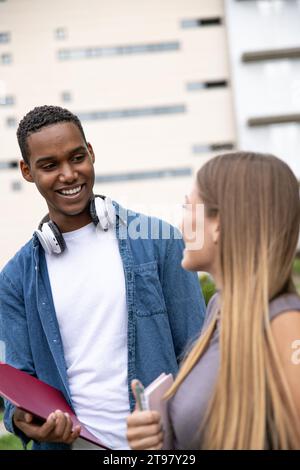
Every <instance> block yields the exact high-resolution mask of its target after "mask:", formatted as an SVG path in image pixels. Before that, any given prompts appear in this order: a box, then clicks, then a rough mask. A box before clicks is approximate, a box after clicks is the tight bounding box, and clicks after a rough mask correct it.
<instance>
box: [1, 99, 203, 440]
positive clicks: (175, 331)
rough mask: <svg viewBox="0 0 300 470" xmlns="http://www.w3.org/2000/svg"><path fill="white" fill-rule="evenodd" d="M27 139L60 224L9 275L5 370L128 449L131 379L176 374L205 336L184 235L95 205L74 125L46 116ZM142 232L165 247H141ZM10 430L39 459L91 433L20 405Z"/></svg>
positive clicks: (33, 120) (24, 129) (49, 225)
mask: <svg viewBox="0 0 300 470" xmlns="http://www.w3.org/2000/svg"><path fill="white" fill-rule="evenodd" d="M17 135H18V142H19V145H20V149H21V153H22V157H23V160H22V161H21V163H20V167H21V171H22V175H23V177H24V178H25V180H26V181H29V182H33V183H35V185H36V187H37V189H38V190H39V192H40V193H41V195H42V196H43V198H44V199H45V200H46V203H47V206H48V209H49V215H48V218H46V219H44V220H43V223H42V224H41V225H40V227H39V230H37V231H36V232H35V234H34V235H33V238H32V239H31V240H30V241H29V242H28V243H27V244H26V245H25V246H24V247H23V248H22V249H21V250H20V251H19V252H18V253H17V254H16V255H15V256H14V258H13V259H12V260H11V261H10V262H9V263H8V264H7V265H6V267H5V268H4V269H3V271H2V273H1V274H0V318H1V337H2V338H1V339H3V340H4V342H5V346H6V362H7V363H9V364H11V365H12V366H14V367H17V368H19V369H21V370H24V371H26V372H28V373H30V374H32V375H34V376H36V377H38V378H39V379H41V380H43V381H45V382H47V383H48V384H50V385H52V386H54V387H56V388H58V389H60V390H61V391H62V393H63V394H64V396H65V398H66V400H67V401H68V402H69V404H70V405H71V407H72V409H74V411H75V412H76V414H77V416H78V417H79V420H80V421H81V422H82V423H83V424H84V425H86V427H87V428H88V429H89V430H90V431H91V432H92V433H93V434H94V435H95V436H96V437H98V438H99V439H100V440H102V442H103V443H104V444H106V445H107V446H108V447H110V448H113V449H124V448H127V446H128V444H127V441H126V437H125V433H126V417H127V415H128V413H129V412H130V410H132V409H133V407H134V398H133V396H132V394H131V389H130V383H131V380H132V379H134V378H136V377H137V378H139V379H140V380H141V381H142V383H143V384H144V385H145V386H147V385H148V384H149V383H150V382H151V381H152V380H154V379H155V378H156V377H157V376H158V375H159V374H160V373H162V372H166V373H169V372H170V373H173V374H176V372H177V369H178V361H179V359H180V358H181V356H182V354H183V352H184V350H185V347H186V345H187V343H188V342H190V341H192V340H193V339H194V337H196V335H198V334H199V331H200V329H201V326H202V321H203V317H204V311H205V305H204V301H203V296H202V293H201V290H200V288H199V282H198V279H197V277H196V275H193V274H191V273H188V272H185V271H184V270H183V269H182V268H181V264H180V263H181V258H182V250H183V243H182V240H180V239H178V237H177V235H178V233H177V232H176V231H175V229H174V228H173V227H170V226H168V225H167V224H165V223H162V222H161V221H157V220H156V219H151V218H148V217H146V216H143V215H141V214H137V213H134V212H132V211H126V210H125V209H122V208H121V207H120V206H119V205H118V204H117V203H115V202H114V203H110V202H109V200H108V199H105V200H104V199H102V198H100V197H94V195H93V185H94V161H95V156H94V152H93V148H92V146H91V144H89V143H87V142H86V139H85V135H84V131H83V129H82V126H81V123H80V121H79V119H78V118H77V117H76V116H75V115H73V114H72V113H70V112H69V111H68V110H65V109H62V108H59V107H55V106H41V107H38V108H35V109H34V110H32V111H30V112H29V113H28V114H27V115H26V116H25V117H24V118H23V120H22V121H21V122H20V124H19V128H18V132H17ZM157 222H158V225H157ZM137 223H138V224H140V226H141V227H142V226H143V227H148V228H149V227H150V226H153V223H154V225H156V227H159V236H158V237H153V236H152V237H151V230H150V231H149V236H146V237H136V236H132V233H133V231H132V230H131V232H130V228H132V227H134V226H136V224H137ZM166 228H169V230H170V236H169V237H163V236H162V232H163V231H165V229H166ZM130 233H131V235H130ZM5 424H6V427H7V429H8V430H9V431H10V432H14V433H16V434H17V435H19V436H20V437H21V439H22V440H23V443H24V445H26V443H27V442H28V441H29V440H30V439H33V440H34V448H35V449H65V448H69V446H70V444H72V443H73V442H74V441H75V440H76V439H77V438H78V436H79V432H80V429H79V428H75V429H72V423H71V420H70V417H68V416H67V415H65V414H64V413H62V412H60V411H59V410H53V413H52V414H51V415H50V416H49V417H48V419H47V421H46V422H45V423H44V424H40V423H38V422H37V421H36V420H35V418H34V417H33V416H32V415H30V414H29V413H24V412H23V411H21V410H20V409H18V408H15V407H14V406H13V405H12V404H10V403H6V410H5ZM78 441H79V440H77V441H76V442H78Z"/></svg>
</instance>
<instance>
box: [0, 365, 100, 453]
mask: <svg viewBox="0 0 300 470" xmlns="http://www.w3.org/2000/svg"><path fill="white" fill-rule="evenodd" d="M0 395H2V396H3V397H4V398H6V399H7V400H8V401H10V402H11V403H12V404H13V405H15V406H17V407H18V408H21V409H22V410H24V411H27V412H29V413H32V414H33V415H35V416H37V417H38V418H42V419H45V420H46V419H47V418H48V416H49V415H50V413H52V412H54V411H55V410H61V411H63V412H64V413H68V414H69V415H70V417H71V420H72V422H73V425H74V426H76V425H80V426H81V431H80V437H82V438H83V439H85V440H86V441H88V442H91V443H92V444H96V445H97V446H99V447H102V448H104V449H106V450H109V448H108V447H107V446H105V445H104V444H103V443H102V442H100V441H99V439H97V437H95V436H94V435H93V434H92V433H91V432H90V431H88V430H87V429H86V428H85V426H84V425H83V424H82V423H80V421H79V420H78V418H77V416H76V415H75V413H74V411H73V410H72V409H71V407H70V406H69V404H68V403H67V401H66V399H65V397H64V396H63V394H62V392H61V391H60V390H57V389H56V388H54V387H51V386H50V385H48V384H46V383H45V382H43V381H42V380H39V379H37V378H35V377H33V376H32V375H30V374H28V373H26V372H23V371H21V370H19V369H16V368H15V367H12V366H10V365H8V364H5V363H3V362H0Z"/></svg>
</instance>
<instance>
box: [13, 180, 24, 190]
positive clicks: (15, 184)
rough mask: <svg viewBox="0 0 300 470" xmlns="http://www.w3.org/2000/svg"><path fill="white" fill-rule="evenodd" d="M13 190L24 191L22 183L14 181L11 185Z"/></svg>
mask: <svg viewBox="0 0 300 470" xmlns="http://www.w3.org/2000/svg"><path fill="white" fill-rule="evenodd" d="M11 189H12V190H13V191H21V189H22V183H21V182H20V181H13V182H12V183H11Z"/></svg>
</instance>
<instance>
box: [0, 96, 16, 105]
mask: <svg viewBox="0 0 300 470" xmlns="http://www.w3.org/2000/svg"><path fill="white" fill-rule="evenodd" d="M13 104H15V97H14V96H13V95H4V96H0V106H12V105H13Z"/></svg>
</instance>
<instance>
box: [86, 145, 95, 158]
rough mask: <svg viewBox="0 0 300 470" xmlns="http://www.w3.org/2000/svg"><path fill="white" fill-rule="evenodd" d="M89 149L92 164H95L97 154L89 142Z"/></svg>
mask: <svg viewBox="0 0 300 470" xmlns="http://www.w3.org/2000/svg"><path fill="white" fill-rule="evenodd" d="M87 148H88V151H89V154H90V156H91V159H92V162H93V163H95V154H94V150H93V147H92V145H91V144H90V143H89V142H88V144H87Z"/></svg>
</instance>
